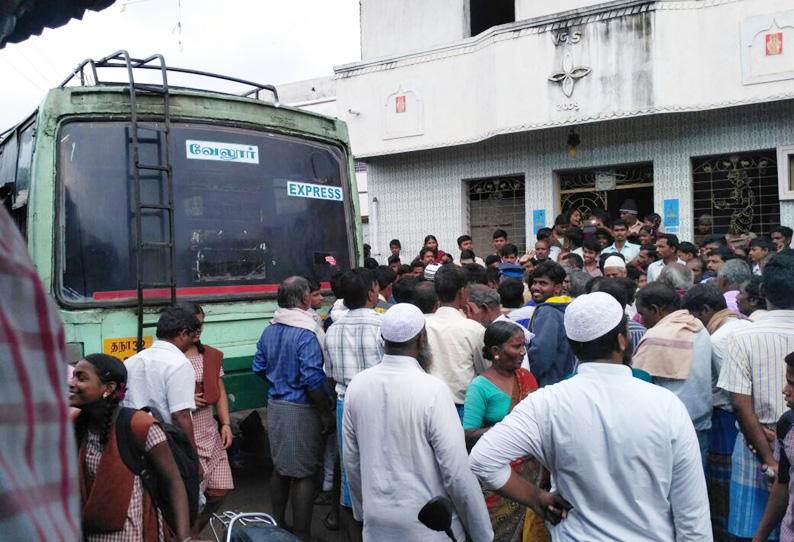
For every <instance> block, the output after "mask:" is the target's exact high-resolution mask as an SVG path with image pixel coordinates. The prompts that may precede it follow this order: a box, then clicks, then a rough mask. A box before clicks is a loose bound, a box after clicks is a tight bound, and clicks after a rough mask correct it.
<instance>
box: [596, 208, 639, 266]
mask: <svg viewBox="0 0 794 542" xmlns="http://www.w3.org/2000/svg"><path fill="white" fill-rule="evenodd" d="M612 234H613V235H614V236H615V242H614V243H612V244H611V245H609V246H608V247H607V248H605V249H604V250H603V251H602V253H603V254H609V253H611V252H617V253H618V254H621V255H623V257H624V258H625V259H626V262H627V263H630V262H631V261H632V260H634V259H635V258H636V257H637V256H639V254H640V245H635V244H634V243H629V242H628V241H627V239H628V236H629V225H628V223H627V222H626V221H625V220H623V219H622V218H618V219H617V220H615V221H614V222H613V223H612Z"/></svg>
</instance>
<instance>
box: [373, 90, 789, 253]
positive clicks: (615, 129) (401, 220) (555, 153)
mask: <svg viewBox="0 0 794 542" xmlns="http://www.w3.org/2000/svg"><path fill="white" fill-rule="evenodd" d="M791 119H794V100H787V101H781V102H773V103H766V104H760V105H751V106H741V107H733V108H726V109H720V110H714V111H704V112H696V113H675V114H665V115H654V116H645V117H637V118H631V119H622V120H613V121H608V122H601V123H596V124H587V125H582V126H579V127H577V128H576V130H577V132H578V133H579V135H580V136H581V140H582V144H581V147H580V153H579V156H578V157H577V158H571V157H570V156H569V155H568V152H567V147H566V136H567V133H568V129H567V128H552V129H547V130H542V131H532V132H524V133H519V134H508V135H502V136H497V137H494V138H491V139H489V140H487V141H484V142H481V143H476V144H471V145H461V146H456V147H448V148H445V149H436V150H429V151H421V152H413V153H403V154H396V155H391V156H385V157H373V158H370V159H368V160H367V166H368V189H369V196H370V199H372V198H373V197H375V198H377V200H378V212H377V227H375V228H372V226H371V229H370V234H371V239H370V240H371V244H372V250H373V254H374V255H375V257H376V258H377V257H378V254H380V256H381V258H382V259H383V258H385V255H388V246H387V245H386V244H387V243H388V242H389V240H390V239H392V238H395V237H396V238H398V239H400V241H401V242H402V245H403V249H404V251H405V253H406V254H408V255H411V256H413V255H414V253H418V252H419V249H420V248H421V246H422V241H423V239H424V236H425V235H427V234H434V235H435V236H436V237H437V238H438V241H439V244H440V248H441V249H443V250H445V251H450V252H452V253H453V254H454V255H455V256H457V255H458V251H457V246H456V244H455V240H456V238H457V237H458V236H459V235H460V234H462V233H466V232H467V230H468V217H467V212H468V200H467V193H466V189H465V183H464V182H463V181H464V180H465V179H476V178H482V177H491V176H497V175H514V174H524V175H525V178H526V184H527V188H526V213H527V221H526V223H527V229H528V231H527V238H528V239H534V235H533V233H532V219H531V217H532V211H533V210H534V209H543V210H545V212H546V225H547V226H550V225H551V224H553V220H554V216H555V215H556V214H557V213H558V211H559V209H558V199H559V198H558V196H557V193H556V190H555V186H556V181H555V176H554V171H555V170H564V169H578V168H592V167H601V166H609V165H617V164H629V163H636V162H653V165H654V201H655V211H656V212H658V213H660V214H661V213H662V208H663V202H664V200H665V199H674V198H677V199H679V204H680V217H681V226H680V235H679V237H680V238H681V239H682V240H685V239H689V240H691V239H692V237H693V228H694V224H693V217H692V172H691V158H692V157H695V156H705V155H713V154H727V153H732V152H741V151H756V150H764V149H772V148H775V147H777V146H780V145H792V144H794V123H793V122H792V120H791ZM371 219H372V216H371ZM781 222H782V223H783V224H786V225H789V226H792V225H794V201H790V202H781ZM376 231H377V235H372V234H373V233H374V232H376ZM488 248H490V247H475V251H478V252H479V253H482V254H486V253H487V249H488Z"/></svg>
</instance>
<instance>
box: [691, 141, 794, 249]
mask: <svg viewBox="0 0 794 542" xmlns="http://www.w3.org/2000/svg"><path fill="white" fill-rule="evenodd" d="M692 178H693V185H694V205H693V209H694V220H695V231H696V238H697V239H698V240H700V239H702V238H703V237H705V236H706V235H710V234H715V233H716V234H731V235H736V236H742V235H745V234H748V233H751V232H752V233H754V234H756V235H769V233H770V231H771V230H772V229H773V228H774V227H775V226H777V225H778V224H780V200H779V199H778V178H777V157H776V153H775V151H774V150H768V151H755V152H746V153H736V154H725V155H720V156H706V157H699V158H693V159H692Z"/></svg>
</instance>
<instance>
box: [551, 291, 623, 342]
mask: <svg viewBox="0 0 794 542" xmlns="http://www.w3.org/2000/svg"><path fill="white" fill-rule="evenodd" d="M623 318H625V314H624V313H623V309H622V308H621V307H620V303H618V301H617V299H615V298H614V297H612V296H611V295H609V294H607V293H605V292H593V293H592V294H586V295H580V296H579V297H577V298H576V299H574V300H573V301H572V302H571V304H570V305H568V307H567V308H566V309H565V333H566V334H567V335H568V338H569V339H571V340H572V341H577V342H582V343H586V342H590V341H594V340H596V339H597V338H599V337H603V336H604V335H606V334H607V333H609V332H610V331H612V330H613V329H615V328H616V327H617V325H618V324H619V323H620V321H621V320H623Z"/></svg>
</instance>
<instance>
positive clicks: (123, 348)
mask: <svg viewBox="0 0 794 542" xmlns="http://www.w3.org/2000/svg"><path fill="white" fill-rule="evenodd" d="M137 340H138V338H137V337H121V338H116V339H105V340H104V341H102V343H103V344H102V351H103V352H104V353H105V354H110V355H111V356H116V357H117V358H119V359H120V360H121V361H126V360H127V358H130V357H132V356H134V355H135V354H137V353H138V348H137V345H136V344H135V343H136V342H137ZM152 342H153V341H152V337H151V335H149V336H146V337H144V338H143V347H144V348H149V347H150V346H152Z"/></svg>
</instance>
